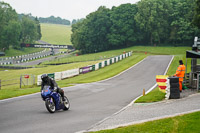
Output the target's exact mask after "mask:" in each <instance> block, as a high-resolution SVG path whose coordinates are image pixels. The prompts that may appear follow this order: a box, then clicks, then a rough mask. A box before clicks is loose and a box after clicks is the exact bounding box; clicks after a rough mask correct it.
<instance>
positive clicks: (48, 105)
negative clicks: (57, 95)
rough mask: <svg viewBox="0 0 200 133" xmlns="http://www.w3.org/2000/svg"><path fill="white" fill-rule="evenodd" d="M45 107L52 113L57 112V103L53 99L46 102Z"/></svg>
mask: <svg viewBox="0 0 200 133" xmlns="http://www.w3.org/2000/svg"><path fill="white" fill-rule="evenodd" d="M45 105H46V108H47V110H48V111H49V112H50V113H54V112H55V111H56V107H55V103H54V100H53V98H52V97H51V98H50V99H46V100H45Z"/></svg>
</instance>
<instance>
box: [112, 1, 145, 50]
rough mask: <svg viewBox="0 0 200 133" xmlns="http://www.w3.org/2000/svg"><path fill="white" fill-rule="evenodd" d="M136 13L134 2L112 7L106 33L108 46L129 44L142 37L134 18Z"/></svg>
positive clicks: (114, 46)
mask: <svg viewBox="0 0 200 133" xmlns="http://www.w3.org/2000/svg"><path fill="white" fill-rule="evenodd" d="M136 13H137V6H136V5H135V4H133V5H132V4H123V5H120V6H119V7H113V8H112V10H111V13H110V14H111V15H110V20H111V23H112V25H111V27H110V33H109V34H108V38H109V43H110V45H111V46H110V47H113V48H116V47H122V46H130V45H133V44H134V43H135V42H137V41H138V40H140V39H141V38H142V35H141V34H140V32H139V28H138V27H137V25H136V22H135V20H134V17H135V14H136Z"/></svg>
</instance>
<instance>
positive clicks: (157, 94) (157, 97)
mask: <svg viewBox="0 0 200 133" xmlns="http://www.w3.org/2000/svg"><path fill="white" fill-rule="evenodd" d="M164 98H165V93H163V92H161V91H159V88H158V87H156V88H155V89H153V90H152V91H151V92H150V93H148V94H147V95H145V96H142V97H140V98H139V99H137V100H136V101H135V103H149V102H158V101H162V100H163V99H164Z"/></svg>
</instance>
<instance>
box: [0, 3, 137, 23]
mask: <svg viewBox="0 0 200 133" xmlns="http://www.w3.org/2000/svg"><path fill="white" fill-rule="evenodd" d="M0 1H4V2H6V3H9V4H10V5H11V6H12V8H14V9H15V10H16V12H17V13H25V14H28V13H31V14H32V15H33V16H37V17H49V16H51V15H53V16H55V17H61V18H65V19H68V20H72V19H80V18H85V17H86V16H87V15H88V14H89V13H91V12H94V11H96V10H97V9H98V7H99V6H102V5H103V6H106V7H107V8H111V7H112V6H119V5H121V4H125V3H136V2H138V1H140V0H0Z"/></svg>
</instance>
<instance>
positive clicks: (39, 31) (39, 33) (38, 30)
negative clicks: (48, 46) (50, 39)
mask: <svg viewBox="0 0 200 133" xmlns="http://www.w3.org/2000/svg"><path fill="white" fill-rule="evenodd" d="M35 23H36V25H37V33H38V36H37V37H38V38H37V40H40V39H41V37H42V34H41V27H40V21H39V20H38V18H37V17H36V18H35Z"/></svg>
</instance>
